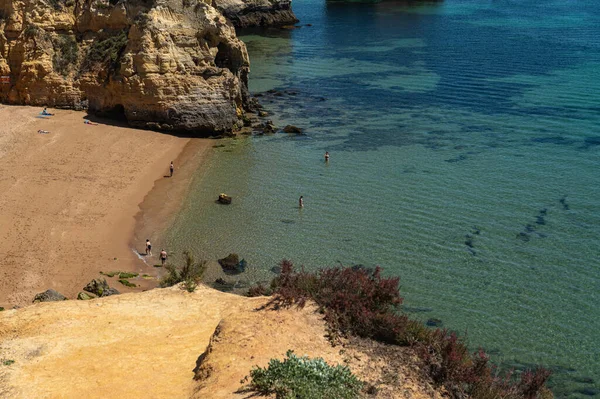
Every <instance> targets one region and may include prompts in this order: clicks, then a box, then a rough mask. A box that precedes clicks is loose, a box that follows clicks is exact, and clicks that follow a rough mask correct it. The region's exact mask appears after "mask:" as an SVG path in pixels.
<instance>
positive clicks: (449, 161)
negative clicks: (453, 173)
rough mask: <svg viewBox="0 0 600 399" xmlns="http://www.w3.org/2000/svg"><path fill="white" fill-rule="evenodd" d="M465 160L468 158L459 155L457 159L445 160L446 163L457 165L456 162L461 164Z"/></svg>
mask: <svg viewBox="0 0 600 399" xmlns="http://www.w3.org/2000/svg"><path fill="white" fill-rule="evenodd" d="M465 159H467V157H466V156H465V155H462V154H461V155H459V156H458V157H456V158H451V159H445V161H446V162H448V163H455V162H460V161H464V160H465Z"/></svg>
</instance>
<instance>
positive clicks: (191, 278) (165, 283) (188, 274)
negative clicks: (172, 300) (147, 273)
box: [159, 251, 206, 292]
mask: <svg viewBox="0 0 600 399" xmlns="http://www.w3.org/2000/svg"><path fill="white" fill-rule="evenodd" d="M183 258H184V263H183V265H182V266H181V267H177V266H175V265H173V264H171V263H168V264H167V265H166V266H165V269H166V270H167V274H165V275H164V276H163V277H162V278H161V279H160V282H159V285H160V286H161V287H162V288H164V287H171V286H174V285H176V284H179V283H183V288H184V289H185V290H187V291H188V292H194V291H195V290H196V287H197V286H198V284H199V283H200V280H201V279H202V275H203V274H204V271H205V270H206V262H205V261H200V262H196V261H195V259H194V256H193V255H192V254H191V253H190V252H189V251H184V252H183Z"/></svg>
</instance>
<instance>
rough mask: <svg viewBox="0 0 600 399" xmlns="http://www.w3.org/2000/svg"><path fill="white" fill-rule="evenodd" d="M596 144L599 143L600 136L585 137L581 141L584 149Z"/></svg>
mask: <svg viewBox="0 0 600 399" xmlns="http://www.w3.org/2000/svg"><path fill="white" fill-rule="evenodd" d="M597 145H600V137H586V138H585V140H584V141H583V148H585V149H586V150H587V149H589V148H590V147H594V146H597Z"/></svg>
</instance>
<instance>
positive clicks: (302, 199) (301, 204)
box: [298, 196, 304, 208]
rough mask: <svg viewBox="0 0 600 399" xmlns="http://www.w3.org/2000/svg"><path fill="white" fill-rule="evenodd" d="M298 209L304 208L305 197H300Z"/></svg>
mask: <svg viewBox="0 0 600 399" xmlns="http://www.w3.org/2000/svg"><path fill="white" fill-rule="evenodd" d="M298 207H300V208H304V197H303V196H300V199H299V200H298Z"/></svg>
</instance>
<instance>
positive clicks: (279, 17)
mask: <svg viewBox="0 0 600 399" xmlns="http://www.w3.org/2000/svg"><path fill="white" fill-rule="evenodd" d="M213 4H214V6H215V7H216V8H217V9H219V10H220V11H221V12H222V13H223V15H225V16H226V17H227V18H228V19H229V20H230V21H231V22H232V23H233V24H234V25H235V27H236V28H250V27H258V26H285V25H293V24H295V23H296V22H298V18H296V15H294V12H293V11H292V2H291V1H290V0H215V1H214V3H213Z"/></svg>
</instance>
